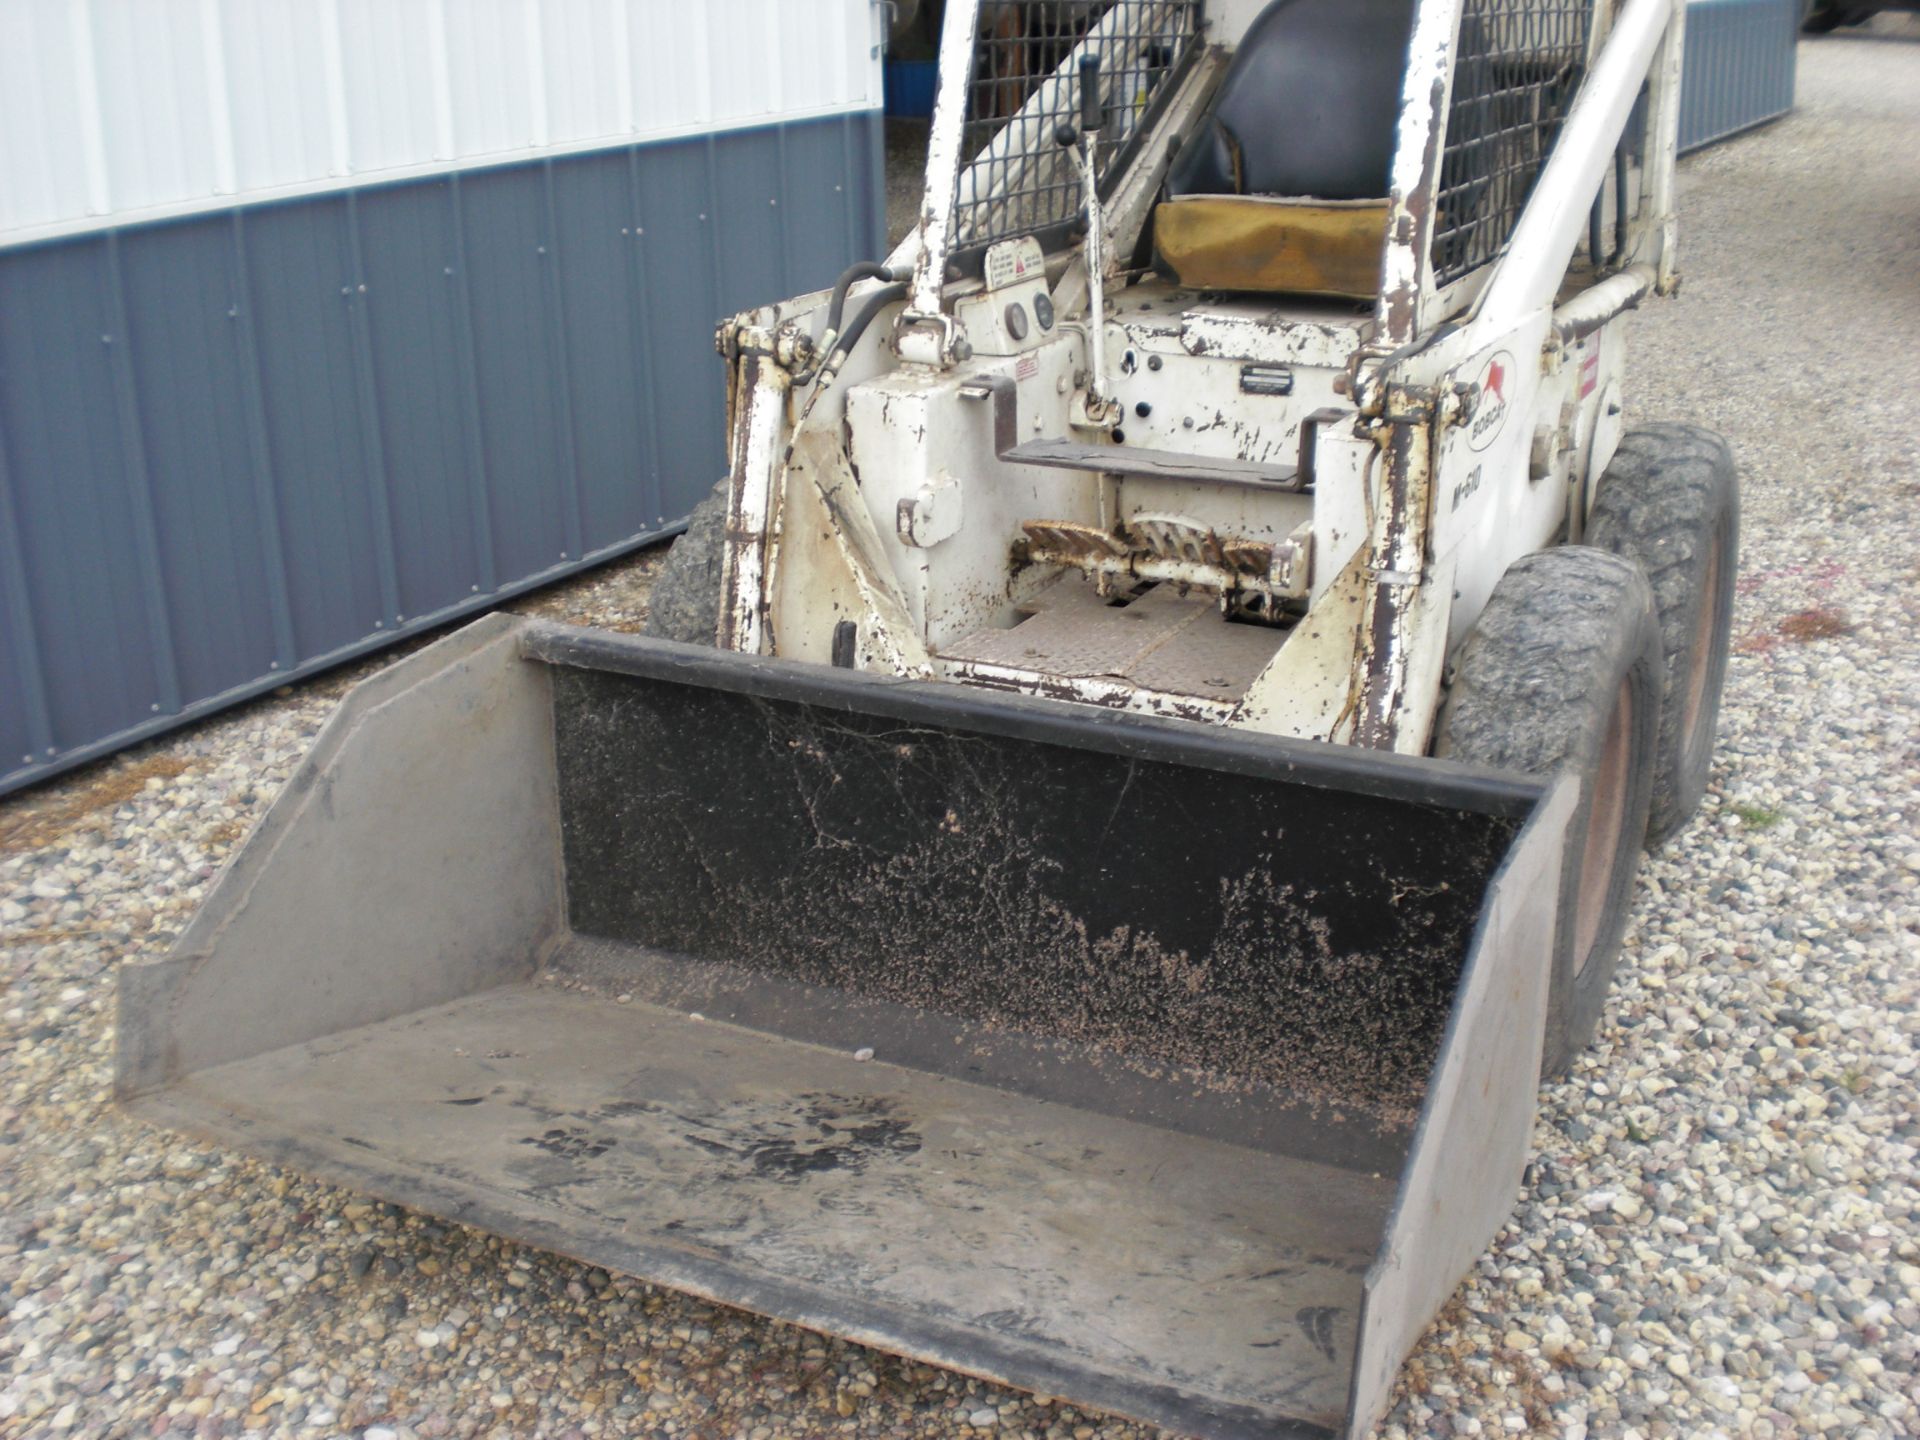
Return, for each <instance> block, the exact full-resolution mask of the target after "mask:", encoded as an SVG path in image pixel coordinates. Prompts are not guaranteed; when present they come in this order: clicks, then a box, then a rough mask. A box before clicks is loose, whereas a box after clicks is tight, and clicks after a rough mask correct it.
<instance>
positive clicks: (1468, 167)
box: [1433, 0, 1593, 285]
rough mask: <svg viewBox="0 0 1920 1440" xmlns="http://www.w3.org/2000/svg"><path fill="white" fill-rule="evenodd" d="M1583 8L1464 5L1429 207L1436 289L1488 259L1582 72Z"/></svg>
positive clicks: (1588, 10)
mask: <svg viewBox="0 0 1920 1440" xmlns="http://www.w3.org/2000/svg"><path fill="white" fill-rule="evenodd" d="M1592 18H1593V0H1466V4H1465V6H1464V7H1463V9H1462V11H1461V15H1460V44H1459V49H1458V51H1457V56H1458V58H1457V60H1456V62H1455V66H1454V74H1453V103H1452V107H1451V109H1450V110H1449V112H1448V116H1447V145H1446V153H1445V156H1444V158H1443V159H1442V162H1441V166H1440V193H1439V196H1438V200H1437V204H1436V206H1435V224H1434V237H1433V268H1434V276H1435V279H1436V281H1437V282H1438V283H1439V284H1442V285H1445V284H1448V283H1450V282H1452V281H1454V280H1458V279H1459V278H1460V277H1461V276H1463V275H1466V274H1468V273H1469V272H1471V271H1473V270H1474V269H1477V268H1478V267H1479V266H1481V265H1484V264H1486V263H1487V262H1488V261H1489V260H1491V259H1493V258H1494V257H1495V256H1496V255H1498V254H1499V253H1500V251H1501V249H1502V248H1503V247H1504V246H1505V245H1506V243H1507V238H1508V236H1510V235H1511V234H1512V233H1513V227H1514V222H1515V221H1516V220H1518V219H1519V216H1520V210H1521V207H1523V206H1524V205H1525V204H1526V203H1527V196H1528V195H1529V194H1531V193H1532V191H1533V182H1534V181H1535V179H1537V178H1538V176H1539V174H1540V167H1541V166H1542V165H1543V164H1545V163H1546V158H1547V154H1548V152H1549V151H1550V150H1552V148H1553V142H1554V139H1555V138H1556V137H1557V136H1558V135H1559V133H1560V124H1561V122H1562V121H1563V120H1564V119H1565V118H1566V113H1567V107H1568V105H1570V104H1571V103H1572V102H1573V94H1574V91H1575V90H1577V89H1578V88H1579V85H1580V79H1581V76H1582V74H1583V73H1584V71H1585V69H1586V63H1587V37H1588V33H1589V26H1590V24H1591V22H1592Z"/></svg>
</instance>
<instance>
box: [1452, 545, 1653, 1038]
mask: <svg viewBox="0 0 1920 1440" xmlns="http://www.w3.org/2000/svg"><path fill="white" fill-rule="evenodd" d="M1661 681H1662V671H1661V648H1660V626H1659V621H1658V619H1657V617H1656V615H1655V611H1654V602H1653V594H1652V591H1651V590H1650V589H1649V587H1648V585H1647V582H1646V579H1645V577H1644V576H1643V575H1642V574H1641V573H1640V569H1639V567H1638V566H1636V565H1634V564H1633V563H1632V562H1631V561H1628V560H1624V559H1622V558H1621V557H1619V556H1617V555H1612V554H1608V553H1606V552H1604V551H1600V550H1594V549H1590V548H1588V547H1585V546H1571V545H1568V546H1561V547H1559V548H1557V549H1554V550H1546V551H1542V552H1540V553H1538V554H1534V555H1528V556H1524V557H1522V558H1521V559H1520V560H1517V561H1515V562H1514V564H1513V566H1512V567H1511V568H1509V569H1508V571H1507V573H1506V574H1505V575H1503V576H1502V577H1501V579H1500V583H1499V584H1498V585H1497V586H1495V587H1494V591H1493V594H1492V596H1491V597H1490V598H1489V599H1488V601H1487V605H1486V609H1484V610H1483V611H1481V613H1480V618H1479V619H1478V620H1477V621H1476V622H1475V624H1474V627H1473V631H1472V633H1471V634H1469V635H1468V637H1467V640H1466V643H1465V644H1464V645H1463V646H1462V647H1461V649H1460V654H1459V659H1458V663H1457V665H1456V667H1455V673H1454V680H1453V686H1452V689H1451V691H1450V692H1449V694H1448V697H1447V703H1446V708H1445V709H1444V710H1443V711H1442V713H1441V717H1440V725H1439V729H1438V739H1437V741H1436V745H1435V752H1436V753H1437V754H1439V755H1443V756H1448V757H1451V758H1453V759H1456V760H1467V761H1472V762H1475V763H1477V764H1481V765H1491V766H1495V767H1498V768H1501V769H1506V770H1520V771H1524V772H1526V773H1528V774H1534V775H1552V774H1557V773H1561V772H1570V773H1572V774H1573V775H1574V776H1576V777H1577V778H1578V780H1579V784H1580V799H1579V802H1578V804H1577V805H1576V807H1575V810H1574V814H1573V818H1572V821H1571V823H1570V825H1569V827H1568V831H1567V844H1566V850H1565V852H1564V855H1563V861H1562V870H1561V882H1560V896H1559V917H1560V918H1559V923H1558V925H1557V926H1556V935H1555V941H1554V952H1553V956H1552V969H1551V977H1550V981H1549V986H1548V993H1547V1033H1546V1041H1545V1049H1544V1052H1543V1054H1542V1059H1541V1070H1542V1073H1544V1074H1546V1075H1558V1074H1561V1073H1563V1072H1564V1071H1565V1070H1566V1069H1567V1067H1568V1066H1569V1065H1570V1064H1572V1062H1573V1057H1574V1056H1575V1055H1577V1054H1578V1053H1579V1052H1580V1051H1581V1050H1583V1049H1584V1048H1586V1045H1587V1043H1588V1041H1590V1040H1591V1039H1592V1038H1593V1032H1594V1029H1595V1027H1596V1026H1597V1025H1598V1024H1599V1020H1600V1012H1601V1010H1602V1009H1603V1008H1604V1006H1605V1004H1606V997H1607V990H1608V988H1609V986H1610V985H1611V983H1612V980H1613V972H1614V970H1615V968H1616V967H1617V966H1618V964H1619V959H1620V943H1621V938H1622V936H1623V935H1624V934H1625V932H1626V927H1627V915H1628V910H1629V905H1630V902H1631V900H1632V895H1633V880H1634V875H1635V872H1636V871H1637V870H1638V868H1639V863H1640V855H1641V852H1642V850H1643V848H1644V846H1645V842H1646V832H1647V816H1648V812H1649V809H1650V807H1651V804H1652V800H1653V780H1654V767H1653V758H1654V754H1655V750H1656V748H1657V746H1658V743H1659V736H1660V701H1661V690H1662V683H1661Z"/></svg>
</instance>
